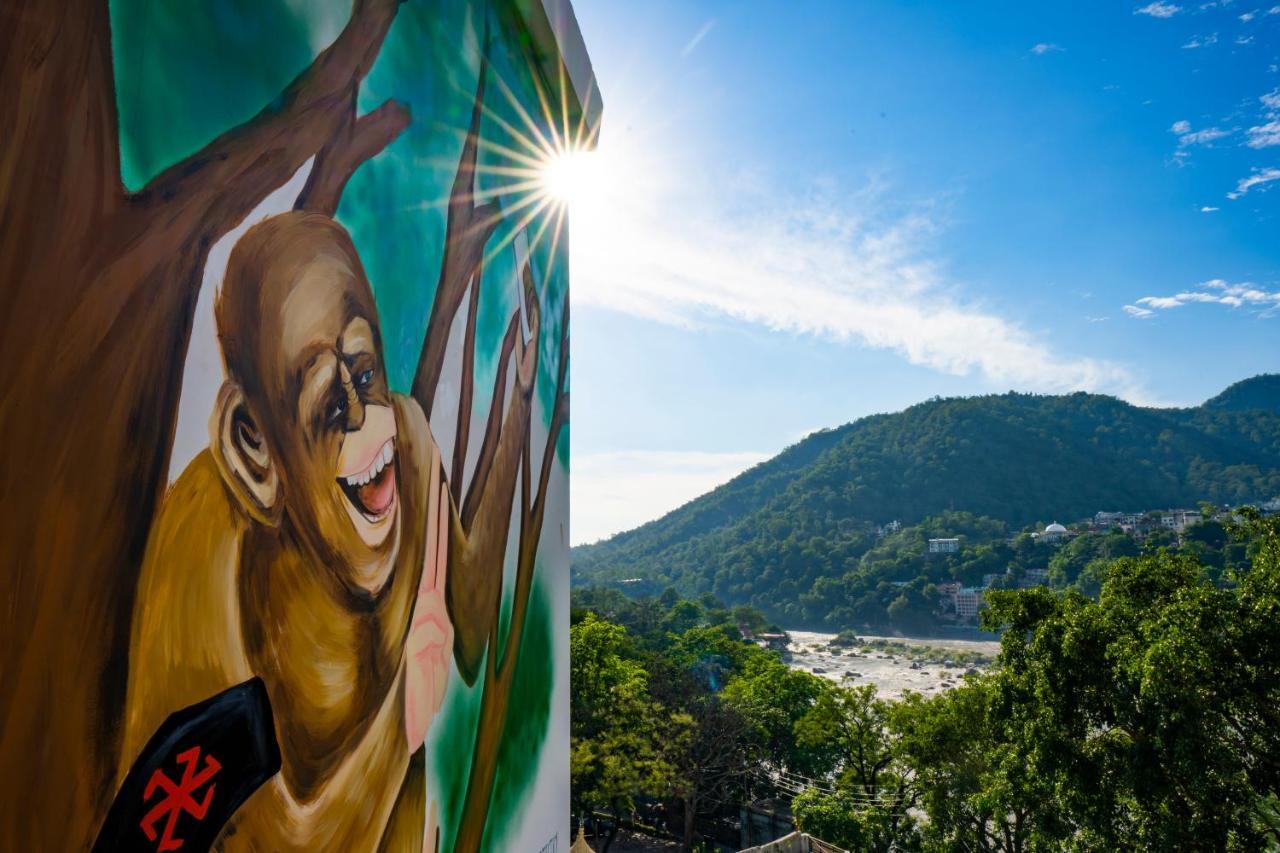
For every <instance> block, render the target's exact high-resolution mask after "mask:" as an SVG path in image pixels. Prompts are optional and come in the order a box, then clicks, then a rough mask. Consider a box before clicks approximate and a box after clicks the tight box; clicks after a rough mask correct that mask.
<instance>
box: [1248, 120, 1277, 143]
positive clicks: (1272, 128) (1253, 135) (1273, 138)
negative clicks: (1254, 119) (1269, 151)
mask: <svg viewBox="0 0 1280 853" xmlns="http://www.w3.org/2000/svg"><path fill="white" fill-rule="evenodd" d="M1248 133H1249V147H1250V148H1269V147H1270V146H1272V145H1280V118H1274V119H1272V120H1271V121H1269V122H1267V123H1266V124H1260V125H1257V126H1256V127H1251V128H1249V130H1248Z"/></svg>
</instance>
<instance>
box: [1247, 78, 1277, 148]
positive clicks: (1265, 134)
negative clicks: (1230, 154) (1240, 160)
mask: <svg viewBox="0 0 1280 853" xmlns="http://www.w3.org/2000/svg"><path fill="white" fill-rule="evenodd" d="M1258 100H1259V101H1261V102H1262V107H1263V111H1262V117H1263V118H1264V119H1265V121H1264V122H1263V123H1262V124H1259V125H1255V126H1254V127H1251V128H1249V129H1248V130H1247V131H1245V133H1246V134H1248V136H1249V141H1248V145H1249V147H1250V148H1269V147H1271V146H1272V145H1280V89H1274V90H1272V91H1270V92H1268V93H1266V94H1265V95H1263V96H1261V97H1260V98H1258Z"/></svg>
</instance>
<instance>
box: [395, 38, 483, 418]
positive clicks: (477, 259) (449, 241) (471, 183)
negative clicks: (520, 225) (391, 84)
mask: <svg viewBox="0 0 1280 853" xmlns="http://www.w3.org/2000/svg"><path fill="white" fill-rule="evenodd" d="M488 42H489V35H488V26H487V24H486V29H485V35H484V37H483V39H482V41H481V51H480V70H479V72H478V73H477V80H476V93H475V97H474V99H473V101H472V104H471V120H470V122H469V124H468V126H467V132H466V136H465V138H464V139H463V143H462V154H461V156H460V157H459V158H458V171H457V174H456V175H455V176H454V179H453V187H452V189H451V190H450V192H449V203H448V219H447V222H446V225H445V235H444V258H443V260H442V261H441V264H440V278H439V280H438V282H437V284H436V294H435V299H434V300H433V301H432V303H431V314H430V316H429V317H428V318H427V330H426V336H425V338H424V339H423V343H422V354H421V355H420V356H419V359H418V371H417V374H416V375H415V376H414V380H413V396H414V398H415V399H416V400H417V401H418V404H419V405H420V406H422V411H424V412H426V413H427V419H428V420H430V419H431V407H432V405H433V403H434V402H435V395H436V386H437V385H438V384H439V382H440V373H441V371H442V370H443V369H444V356H445V351H446V349H447V348H448V345H449V327H450V326H451V325H452V324H453V318H454V317H455V316H456V315H457V313H458V309H459V308H460V307H461V306H462V299H463V297H464V296H465V295H466V292H467V285H468V284H470V283H471V281H472V279H473V278H475V279H476V282H477V284H478V283H479V278H478V277H477V276H476V271H477V269H478V268H479V267H480V264H481V262H482V261H483V259H484V248H485V244H487V243H488V242H489V238H490V237H492V236H493V232H494V231H495V230H496V229H497V227H498V224H499V222H501V220H502V208H501V206H500V205H498V203H497V202H495V201H489V202H484V203H482V204H478V203H477V202H476V172H477V161H478V157H479V147H480V117H481V115H482V113H483V107H484V91H485V77H486V76H487V74H488V68H489V59H488ZM465 379H466V378H465V377H464V380H465Z"/></svg>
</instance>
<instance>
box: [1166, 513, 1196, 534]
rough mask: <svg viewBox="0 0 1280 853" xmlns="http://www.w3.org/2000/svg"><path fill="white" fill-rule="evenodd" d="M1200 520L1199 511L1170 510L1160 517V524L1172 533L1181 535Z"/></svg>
mask: <svg viewBox="0 0 1280 853" xmlns="http://www.w3.org/2000/svg"><path fill="white" fill-rule="evenodd" d="M1202 520H1203V516H1201V515H1200V511H1199V510H1195V509H1171V510H1167V511H1166V512H1165V513H1164V514H1163V515H1161V516H1160V523H1161V524H1162V525H1163V526H1165V527H1166V528H1168V529H1169V530H1172V531H1173V532H1174V533H1181V532H1182V531H1184V530H1186V529H1187V528H1188V527H1190V526H1191V525H1193V524H1199V523H1200V522H1201V521H1202Z"/></svg>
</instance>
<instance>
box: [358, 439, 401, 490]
mask: <svg viewBox="0 0 1280 853" xmlns="http://www.w3.org/2000/svg"><path fill="white" fill-rule="evenodd" d="M395 456H396V451H395V448H394V447H392V444H391V442H390V441H388V442H387V443H386V444H384V445H382V452H381V453H379V454H378V457H377V458H376V459H374V460H373V464H371V465H370V466H369V467H368V468H366V469H365V470H363V471H361V472H360V473H359V474H352V475H351V476H350V477H347V478H346V479H347V485H348V486H351V487H352V488H359V487H360V486H363V485H366V484H367V483H369V482H370V481H371V480H373V479H374V478H375V477H377V476H378V475H379V474H381V473H382V469H383V468H386V467H387V466H388V465H390V464H391V460H392V459H394V458H395Z"/></svg>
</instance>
